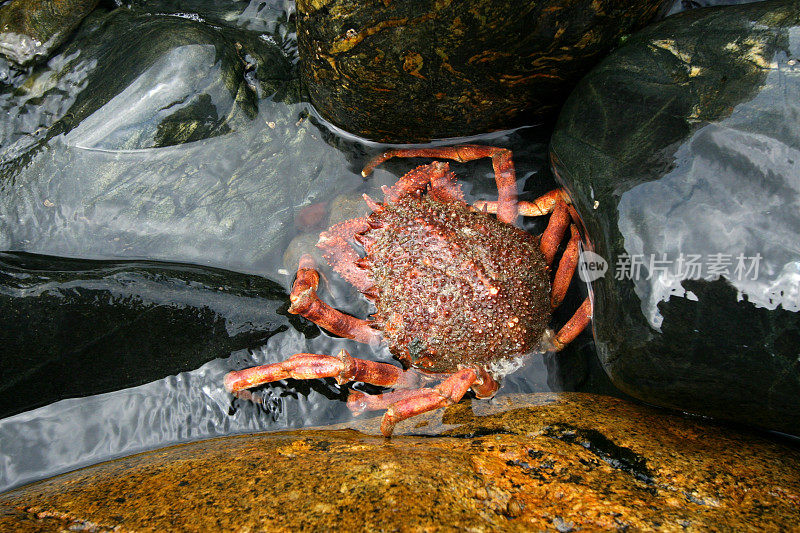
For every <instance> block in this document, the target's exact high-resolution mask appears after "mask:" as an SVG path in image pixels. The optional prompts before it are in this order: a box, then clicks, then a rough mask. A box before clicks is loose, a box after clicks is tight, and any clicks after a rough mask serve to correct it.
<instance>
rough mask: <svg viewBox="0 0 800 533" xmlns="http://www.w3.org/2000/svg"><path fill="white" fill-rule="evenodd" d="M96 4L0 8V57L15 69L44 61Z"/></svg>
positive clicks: (62, 0) (72, 0)
mask: <svg viewBox="0 0 800 533" xmlns="http://www.w3.org/2000/svg"><path fill="white" fill-rule="evenodd" d="M97 2H98V0H11V1H10V2H8V3H6V4H5V5H3V6H2V7H0V54H3V55H4V56H6V57H7V58H8V59H10V60H11V61H13V62H14V63H16V64H18V65H26V64H28V63H31V62H33V61H37V60H41V59H44V58H46V57H47V56H48V55H50V53H51V52H52V51H53V50H55V49H56V48H57V47H58V46H60V45H61V44H62V43H63V42H64V41H65V40H66V38H67V37H69V35H70V34H71V33H72V31H73V30H74V29H75V28H76V27H77V26H78V24H80V23H81V21H82V20H83V19H84V18H85V17H86V15H88V14H89V13H90V12H91V11H92V10H93V9H94V8H95V6H96V5H97Z"/></svg>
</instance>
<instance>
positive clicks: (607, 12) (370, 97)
mask: <svg viewBox="0 0 800 533" xmlns="http://www.w3.org/2000/svg"><path fill="white" fill-rule="evenodd" d="M670 4H672V2H671V1H665V0H625V1H619V0H613V1H612V0H600V1H589V0H579V1H573V2H564V1H563V0H539V1H534V2H529V1H517V0H505V1H502V2H490V1H484V0H481V1H477V2H451V1H434V0H426V1H423V2H384V1H383V0H380V1H379V0H371V1H368V2H364V1H358V0H320V1H309V0H304V1H299V2H297V28H298V33H297V41H298V47H299V52H300V58H301V66H302V77H303V81H304V83H305V85H306V89H307V90H308V93H309V96H310V98H311V102H312V104H314V106H315V108H316V109H317V110H318V111H319V112H320V113H321V115H322V116H323V117H324V118H326V119H327V120H329V121H330V122H332V123H333V124H335V125H336V126H338V127H340V128H342V129H344V130H346V131H348V132H351V133H354V134H357V135H360V136H362V137H366V138H369V139H372V140H377V141H385V142H417V141H427V140H430V139H433V138H442V137H456V136H464V135H472V134H477V133H484V132H487V131H492V130H498V129H505V128H509V127H512V126H516V125H519V124H522V123H526V122H530V121H536V120H542V118H543V117H547V116H548V115H550V114H552V113H553V112H554V111H555V110H556V109H557V108H558V106H560V105H561V103H562V102H563V100H564V97H565V96H566V95H567V94H568V92H569V90H570V89H571V88H572V87H573V86H574V85H575V83H576V82H577V81H578V80H579V79H580V77H581V76H582V75H583V74H584V73H585V72H586V71H587V70H588V69H589V68H591V67H592V66H593V65H594V64H596V62H597V61H598V60H599V58H600V57H602V56H603V55H604V54H606V53H607V52H608V51H609V50H610V49H611V47H612V46H614V45H615V44H616V43H617V40H618V39H619V38H620V37H621V36H622V35H623V34H625V33H627V32H630V31H632V30H634V29H637V28H640V27H642V26H643V25H644V24H646V23H647V22H649V21H650V20H652V19H653V18H654V17H655V16H657V15H658V14H659V12H660V11H661V10H662V9H663V8H665V7H668V6H669V5H670Z"/></svg>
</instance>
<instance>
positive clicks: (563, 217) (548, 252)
mask: <svg viewBox="0 0 800 533" xmlns="http://www.w3.org/2000/svg"><path fill="white" fill-rule="evenodd" d="M570 221H571V220H570V216H569V209H567V204H565V203H564V202H556V205H555V207H554V208H553V214H552V215H550V220H549V221H548V222H547V228H545V230H544V233H542V239H541V242H540V244H539V246H540V248H541V249H542V253H543V254H544V258H545V260H546V261H547V264H548V265H550V264H552V263H553V259H555V257H556V252H557V251H558V246H559V244H561V240H562V239H563V238H564V233H566V231H567V228H568V227H569V225H570Z"/></svg>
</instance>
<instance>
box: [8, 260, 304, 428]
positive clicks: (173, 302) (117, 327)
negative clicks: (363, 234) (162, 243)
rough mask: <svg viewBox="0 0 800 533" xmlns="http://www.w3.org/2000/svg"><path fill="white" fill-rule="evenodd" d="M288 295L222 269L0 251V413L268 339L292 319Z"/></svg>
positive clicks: (157, 374) (152, 375)
mask: <svg viewBox="0 0 800 533" xmlns="http://www.w3.org/2000/svg"><path fill="white" fill-rule="evenodd" d="M286 301H287V295H286V293H285V292H284V290H283V288H282V287H280V286H278V285H277V284H275V283H274V282H272V281H269V280H267V279H264V278H261V277H258V276H248V275H244V274H237V273H234V272H227V271H224V270H217V269H211V268H202V267H197V266H193V265H181V264H175V263H156V262H147V261H116V262H112V261H84V260H77V259H62V258H54V257H47V256H36V255H29V254H11V253H0V309H1V310H2V312H0V375H2V376H3V379H2V382H0V418H2V417H4V416H7V415H10V414H13V413H16V412H20V411H24V410H26V409H30V408H33V407H38V406H39V405H43V404H46V403H50V402H53V401H56V400H60V399H63V398H72V397H77V396H88V395H91V394H97V393H100V392H107V391H111V390H118V389H122V388H126V387H133V386H135V385H140V384H143V383H147V382H150V381H153V380H157V379H161V378H163V377H165V376H168V375H172V374H177V373H179V372H183V371H187V370H193V369H195V368H197V367H199V366H201V365H203V364H204V363H206V362H208V361H210V360H212V359H215V358H218V357H227V356H228V355H230V353H231V352H232V351H234V350H240V349H243V348H254V347H257V346H260V345H262V344H264V342H265V341H266V340H267V339H268V338H269V337H271V336H272V335H273V334H275V333H277V332H279V331H283V330H285V329H287V328H288V327H289V322H288V319H287V318H286V317H285V316H284V313H285V312H284V310H282V308H283V307H285V306H286Z"/></svg>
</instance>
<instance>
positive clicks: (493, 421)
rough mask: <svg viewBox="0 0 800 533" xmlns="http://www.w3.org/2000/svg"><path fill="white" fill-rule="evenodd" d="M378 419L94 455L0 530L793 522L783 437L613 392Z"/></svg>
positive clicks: (791, 466) (794, 503)
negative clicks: (93, 462)
mask: <svg viewBox="0 0 800 533" xmlns="http://www.w3.org/2000/svg"><path fill="white" fill-rule="evenodd" d="M378 423H379V418H372V419H369V420H366V421H364V422H361V423H358V424H350V425H349V426H350V428H349V429H336V428H334V430H331V429H327V430H322V431H315V430H305V431H294V432H287V433H271V434H259V435H250V436H242V437H230V438H224V439H215V440H209V441H204V442H197V443H192V444H186V445H181V446H175V447H171V448H166V449H162V450H157V451H153V452H149V453H145V454H140V455H136V456H132V457H128V458H125V459H120V460H117V461H113V462H109V463H104V464H100V465H97V466H94V467H90V468H87V469H84V470H79V471H76V472H73V473H70V474H66V475H63V476H59V477H57V478H53V479H51V480H47V481H43V482H40V483H36V484H32V485H29V486H27V487H24V488H22V489H19V490H17V491H14V492H10V493H6V494H5V495H3V496H0V509H2V513H0V529H2V530H4V531H52V530H56V529H61V528H63V529H66V528H84V529H88V530H92V531H109V530H115V531H167V530H172V531H175V530H185V531H212V530H214V531H216V530H225V531H262V530H265V531H266V530H270V531H275V530H278V531H287V530H300V529H304V530H310V529H334V530H345V529H347V530H362V529H369V530H376V529H385V530H424V529H430V528H440V527H442V526H445V527H452V528H454V529H455V528H459V529H469V530H473V531H489V530H503V531H531V530H537V529H549V530H558V531H562V532H563V531H572V530H578V529H599V528H602V529H634V530H654V529H658V530H661V531H674V530H686V529H688V530H707V529H727V530H739V529H743V528H755V529H758V530H781V529H786V528H789V527H792V526H794V525H796V524H797V523H798V521H799V520H800V450H798V449H797V448H796V447H792V446H791V445H790V444H788V443H785V442H784V443H782V442H776V441H772V440H768V439H767V438H765V437H763V436H757V435H753V434H749V433H743V432H739V431H737V430H734V429H730V428H726V427H723V426H719V425H715V424H702V423H700V422H697V421H694V420H690V419H686V418H680V417H677V416H674V415H669V414H665V413H663V412H661V411H657V410H654V409H652V408H648V407H644V406H638V405H634V404H631V403H627V402H624V401H622V400H618V399H614V398H609V397H602V396H592V395H583V394H559V395H555V394H539V395H531V396H506V397H502V398H499V399H497V400H495V401H494V402H492V403H489V402H473V403H472V404H470V403H469V402H462V403H460V404H458V405H456V406H453V407H451V408H448V409H447V410H445V412H444V416H443V418H441V420H440V419H439V417H438V416H437V415H432V416H429V417H428V418H424V417H418V418H417V419H415V420H413V421H407V422H404V423H403V424H401V425H399V426H398V434H400V435H402V434H405V436H400V435H398V436H397V437H395V438H393V439H391V440H384V439H383V438H381V437H377V436H375V435H377V433H378ZM353 428H356V429H358V430H360V431H356V430H354V429H353ZM409 435H411V436H409Z"/></svg>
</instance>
